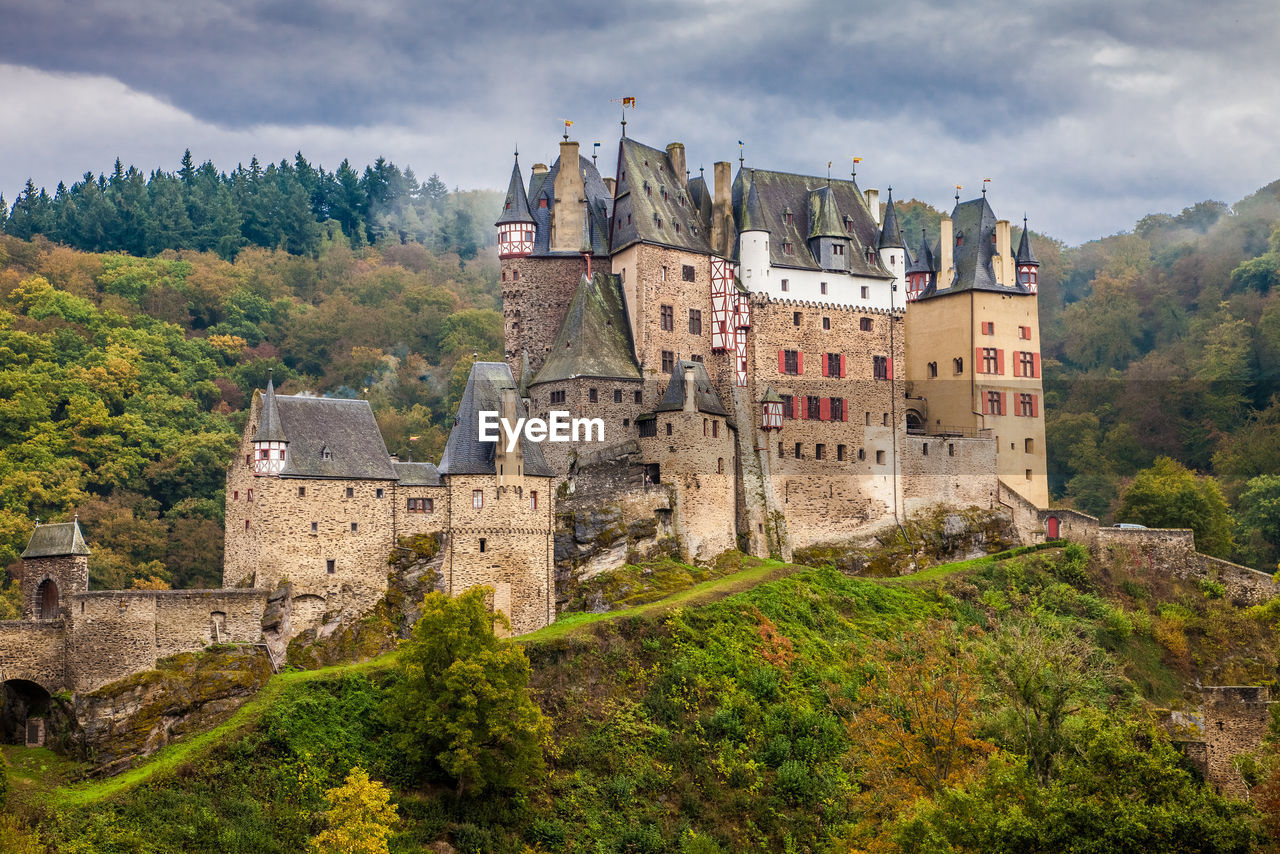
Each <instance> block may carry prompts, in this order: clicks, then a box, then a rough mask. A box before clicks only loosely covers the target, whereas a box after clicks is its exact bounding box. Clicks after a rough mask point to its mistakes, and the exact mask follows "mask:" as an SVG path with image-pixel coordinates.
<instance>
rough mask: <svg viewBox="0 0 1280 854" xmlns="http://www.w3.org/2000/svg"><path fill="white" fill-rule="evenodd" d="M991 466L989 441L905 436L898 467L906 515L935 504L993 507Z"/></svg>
mask: <svg viewBox="0 0 1280 854" xmlns="http://www.w3.org/2000/svg"><path fill="white" fill-rule="evenodd" d="M995 466H996V444H995V440H993V439H965V438H952V437H943V436H907V438H906V444H905V446H904V447H903V449H902V460H901V463H900V469H901V471H902V477H903V490H904V493H905V503H906V509H907V513H908V514H911V513H915V512H917V511H919V510H923V509H925V508H926V507H931V506H933V505H936V504H948V505H951V506H953V507H994V506H995V504H996V499H997V495H998V493H999V478H998V477H997V475H996V468H995Z"/></svg>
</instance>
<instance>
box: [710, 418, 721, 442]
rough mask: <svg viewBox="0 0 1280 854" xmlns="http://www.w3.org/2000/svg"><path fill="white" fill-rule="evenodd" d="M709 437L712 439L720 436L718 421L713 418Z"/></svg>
mask: <svg viewBox="0 0 1280 854" xmlns="http://www.w3.org/2000/svg"><path fill="white" fill-rule="evenodd" d="M711 438H712V439H718V438H720V422H719V421H716V420H715V419H712V420H711Z"/></svg>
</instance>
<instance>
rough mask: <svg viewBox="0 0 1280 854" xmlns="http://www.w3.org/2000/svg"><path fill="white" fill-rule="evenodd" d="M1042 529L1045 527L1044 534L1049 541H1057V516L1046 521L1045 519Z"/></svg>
mask: <svg viewBox="0 0 1280 854" xmlns="http://www.w3.org/2000/svg"><path fill="white" fill-rule="evenodd" d="M1044 527H1045V534H1047V535H1048V537H1049V539H1051V540H1056V539H1058V517H1057V516H1050V517H1049V518H1048V519H1045V520H1044Z"/></svg>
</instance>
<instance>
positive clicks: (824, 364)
mask: <svg viewBox="0 0 1280 854" xmlns="http://www.w3.org/2000/svg"><path fill="white" fill-rule="evenodd" d="M819 361H820V362H822V375H823V376H824V377H827V376H831V374H830V373H829V372H828V370H827V368H828V367H829V366H828V364H827V361H828V357H827V354H826V353H823V354H822V358H821V359H819Z"/></svg>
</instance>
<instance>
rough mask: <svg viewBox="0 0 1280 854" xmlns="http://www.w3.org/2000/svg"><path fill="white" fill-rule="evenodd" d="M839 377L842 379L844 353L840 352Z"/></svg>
mask: <svg viewBox="0 0 1280 854" xmlns="http://www.w3.org/2000/svg"><path fill="white" fill-rule="evenodd" d="M840 378H841V379H844V353H841V354H840Z"/></svg>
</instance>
